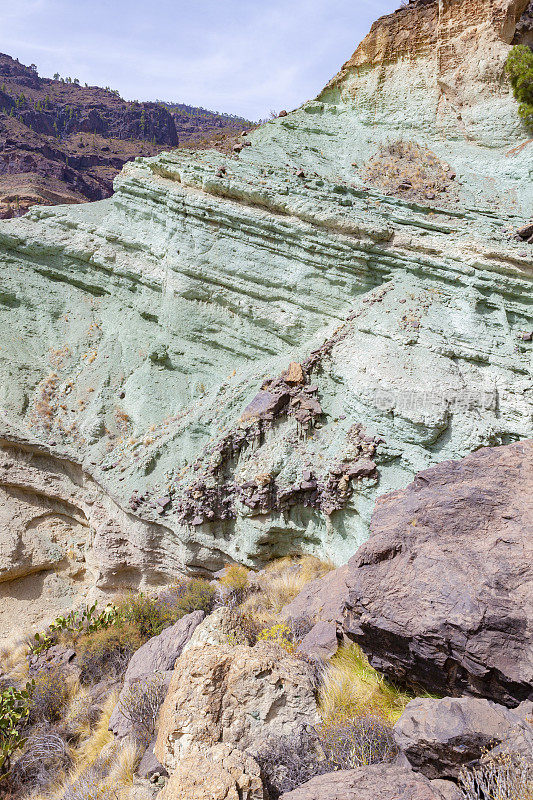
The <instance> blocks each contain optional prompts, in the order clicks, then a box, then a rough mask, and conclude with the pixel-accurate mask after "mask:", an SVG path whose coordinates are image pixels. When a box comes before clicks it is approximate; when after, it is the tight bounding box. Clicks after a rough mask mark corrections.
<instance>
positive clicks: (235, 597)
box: [219, 564, 250, 605]
mask: <svg viewBox="0 0 533 800" xmlns="http://www.w3.org/2000/svg"><path fill="white" fill-rule="evenodd" d="M219 583H220V584H221V586H222V587H223V589H224V591H225V592H226V593H227V596H226V602H228V603H233V604H236V605H240V604H241V603H242V602H243V601H244V600H245V599H246V596H247V595H248V593H249V591H250V572H249V570H247V569H246V567H242V566H241V565H240V564H230V565H228V566H227V567H226V570H225V574H224V575H223V576H222V578H220V580H219Z"/></svg>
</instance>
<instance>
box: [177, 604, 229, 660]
mask: <svg viewBox="0 0 533 800" xmlns="http://www.w3.org/2000/svg"><path fill="white" fill-rule="evenodd" d="M233 633H235V620H234V616H233V614H232V613H231V610H230V609H229V608H226V607H225V606H221V607H220V608H215V610H214V611H213V613H212V614H209V616H207V617H206V618H205V619H204V620H203V621H202V622H201V623H200V624H199V625H198V626H197V627H196V628H195V630H194V633H193V634H192V636H191V638H190V639H189V641H188V642H187V644H186V645H185V647H184V648H183V650H182V653H187V652H188V651H189V650H192V649H193V648H195V647H198V646H200V645H202V646H204V647H205V646H207V645H212V644H219V645H227V644H228V636H231V634H233Z"/></svg>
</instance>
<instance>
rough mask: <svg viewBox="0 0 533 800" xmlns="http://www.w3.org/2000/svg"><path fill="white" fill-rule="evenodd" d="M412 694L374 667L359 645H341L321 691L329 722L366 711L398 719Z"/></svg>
mask: <svg viewBox="0 0 533 800" xmlns="http://www.w3.org/2000/svg"><path fill="white" fill-rule="evenodd" d="M411 699H412V697H411V696H410V695H408V694H406V693H405V692H401V691H400V690H399V689H397V688H396V687H394V686H393V685H392V684H390V683H389V682H388V681H387V680H385V678H384V677H383V676H382V675H380V674H379V672H377V671H376V670H375V669H373V668H372V667H371V666H370V664H369V663H368V660H367V658H366V656H365V655H364V653H363V652H362V650H361V648H360V647H358V646H357V645H351V646H350V647H341V648H340V649H339V650H338V651H337V653H335V655H334V656H333V658H332V659H331V661H330V663H329V665H328V666H327V668H326V670H325V673H324V678H323V684H322V686H321V688H320V691H319V705H320V710H321V714H322V718H323V720H324V722H325V723H326V724H329V723H336V722H338V721H339V720H345V719H353V718H355V717H359V716H361V715H364V714H370V715H372V716H378V717H381V718H382V719H383V720H385V721H388V722H390V723H394V722H396V721H397V720H398V719H399V718H400V716H401V715H402V713H403V711H404V709H405V706H406V705H407V703H408V702H409V700H411Z"/></svg>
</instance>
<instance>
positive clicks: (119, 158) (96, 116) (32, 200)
mask: <svg viewBox="0 0 533 800" xmlns="http://www.w3.org/2000/svg"><path fill="white" fill-rule="evenodd" d="M0 87H1V88H0V219H3V218H6V219H10V218H11V217H17V216H20V215H22V214H24V213H25V212H26V211H27V210H28V208H29V207H30V206H32V205H35V204H36V203H38V204H43V205H55V204H57V203H79V202H84V201H86V200H93V201H94V200H100V199H102V198H104V197H109V196H110V195H111V194H112V192H113V178H114V177H115V175H117V173H118V172H120V170H121V168H122V166H123V165H124V164H125V163H126V162H127V161H131V160H132V159H134V158H136V157H137V156H149V155H154V154H155V153H159V152H161V150H163V149H166V150H168V149H169V148H172V147H177V145H178V137H180V139H181V136H182V134H184V137H183V138H184V141H185V142H186V143H190V144H193V145H195V146H201V147H205V146H207V145H208V144H209V143H210V137H212V143H213V144H214V145H219V143H221V144H222V143H225V140H228V143H229V142H230V141H231V143H233V142H234V141H235V137H236V136H237V135H239V136H240V133H241V131H242V130H243V126H244V127H249V125H250V123H247V121H246V120H244V119H239V118H237V117H230V116H225V115H219V114H216V113H213V112H209V111H206V109H199V108H194V107H193V106H179V105H178V106H177V107H172V106H169V105H168V104H164V103H159V102H158V103H138V102H127V101H125V100H122V98H121V97H119V96H118V94H117V93H116V92H113V91H110V90H109V89H101V88H99V87H97V86H87V85H85V86H82V85H80V84H79V83H73V82H72V81H70V79H68V82H66V81H65V80H51V79H49V78H41V77H39V75H38V74H37V72H36V71H35V70H34V69H33V68H31V67H26V66H24V64H21V63H20V62H19V61H17V60H15V59H13V58H11V57H10V56H8V55H5V54H2V53H0ZM213 134H214V136H213ZM227 146H229V145H227Z"/></svg>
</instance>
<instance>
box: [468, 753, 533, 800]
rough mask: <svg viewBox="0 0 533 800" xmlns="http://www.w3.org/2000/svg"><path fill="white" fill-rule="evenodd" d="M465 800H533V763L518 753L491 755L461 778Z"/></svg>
mask: <svg viewBox="0 0 533 800" xmlns="http://www.w3.org/2000/svg"><path fill="white" fill-rule="evenodd" d="M459 788H460V789H461V792H462V795H463V797H464V800H533V762H532V761H531V760H530V759H527V758H525V757H524V756H522V755H520V754H518V753H510V752H503V753H500V754H498V755H491V754H489V755H488V756H486V758H485V759H484V760H483V762H482V763H481V764H480V765H479V766H478V767H474V768H473V769H466V768H464V769H463V770H462V771H461V773H460V775H459Z"/></svg>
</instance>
